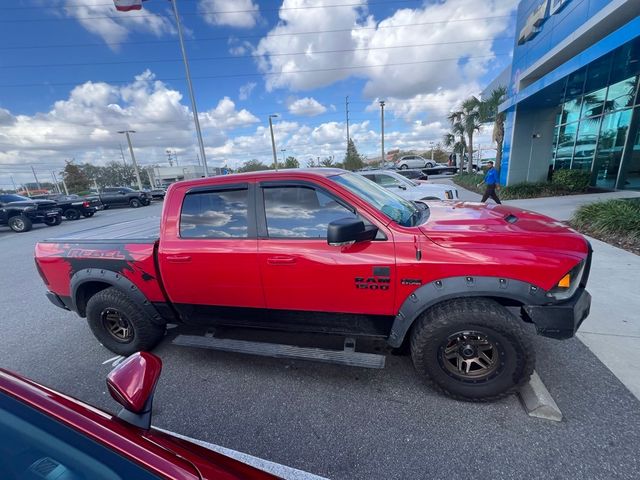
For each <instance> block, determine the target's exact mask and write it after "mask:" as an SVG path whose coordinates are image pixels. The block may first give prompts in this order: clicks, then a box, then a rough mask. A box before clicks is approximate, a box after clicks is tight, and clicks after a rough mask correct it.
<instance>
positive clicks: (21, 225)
mask: <svg viewBox="0 0 640 480" xmlns="http://www.w3.org/2000/svg"><path fill="white" fill-rule="evenodd" d="M8 225H9V228H10V229H11V230H13V231H14V232H16V233H24V232H28V231H29V230H31V229H32V228H33V222H32V221H31V219H30V218H27V217H25V216H24V215H17V216H15V217H11V218H10V219H9V222H8Z"/></svg>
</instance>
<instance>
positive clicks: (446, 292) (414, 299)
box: [387, 276, 551, 348]
mask: <svg viewBox="0 0 640 480" xmlns="http://www.w3.org/2000/svg"><path fill="white" fill-rule="evenodd" d="M546 295H547V292H546V291H545V290H544V289H542V288H540V287H538V286H537V285H533V284H531V283H527V282H522V281H520V280H513V279H509V278H503V277H475V276H473V277H472V276H468V277H449V278H443V279H441V280H434V281H432V282H429V283H427V284H425V285H422V286H421V287H420V288H418V289H416V290H415V291H414V292H413V293H412V294H411V295H409V297H407V299H406V300H405V301H404V303H403V304H402V306H401V307H400V311H399V312H398V314H397V315H396V317H395V320H394V321H393V325H392V326H391V332H390V334H389V338H388V339H387V343H388V344H389V346H390V347H393V348H399V347H400V346H401V345H402V343H403V342H404V339H405V336H406V335H407V332H408V331H409V329H410V328H411V326H412V325H413V322H415V321H416V319H417V318H418V317H419V316H420V315H421V314H422V313H423V312H424V311H426V310H427V309H428V308H429V307H431V306H433V305H435V304H436V303H440V302H442V301H444V300H450V299H453V298H461V297H494V298H496V297H498V298H504V299H508V300H514V301H516V302H519V303H521V304H523V305H542V304H545V303H550V301H551V300H550V299H549V298H548V297H547V296H546Z"/></svg>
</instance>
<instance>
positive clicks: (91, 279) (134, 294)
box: [71, 268, 167, 325]
mask: <svg viewBox="0 0 640 480" xmlns="http://www.w3.org/2000/svg"><path fill="white" fill-rule="evenodd" d="M111 287H114V288H117V289H118V290H120V291H121V292H122V293H124V294H125V295H127V296H129V297H130V298H131V299H132V300H133V301H135V302H136V303H137V304H138V305H140V306H141V307H142V309H143V310H144V311H145V312H146V313H147V315H149V318H150V319H151V321H152V322H153V323H155V324H157V325H165V324H166V323H167V322H166V320H165V319H164V318H163V317H162V316H161V315H160V313H159V312H158V310H157V309H156V308H155V307H154V306H153V304H152V303H151V302H150V301H149V300H148V299H147V297H146V296H145V295H144V294H143V293H142V292H141V291H140V289H138V287H136V285H135V284H134V283H133V282H132V281H131V280H129V279H128V278H126V277H124V276H123V275H121V274H120V273H116V272H113V271H111V270H104V269H97V268H87V269H84V270H80V271H78V272H76V273H75V274H74V275H73V276H72V277H71V301H72V303H73V309H74V310H75V311H76V312H77V313H78V315H80V316H81V317H86V315H87V302H89V299H91V297H93V296H94V295H95V294H96V293H98V292H100V291H102V290H105V289H107V288H111Z"/></svg>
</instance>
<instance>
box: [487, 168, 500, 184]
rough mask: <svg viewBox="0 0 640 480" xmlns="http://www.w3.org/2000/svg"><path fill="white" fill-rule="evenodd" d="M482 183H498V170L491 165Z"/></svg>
mask: <svg viewBox="0 0 640 480" xmlns="http://www.w3.org/2000/svg"><path fill="white" fill-rule="evenodd" d="M484 183H486V184H487V185H495V184H496V183H498V171H497V170H496V169H495V168H494V167H491V168H490V169H489V171H488V172H487V176H486V177H484Z"/></svg>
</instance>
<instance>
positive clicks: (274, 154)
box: [269, 113, 278, 172]
mask: <svg viewBox="0 0 640 480" xmlns="http://www.w3.org/2000/svg"><path fill="white" fill-rule="evenodd" d="M277 117H278V115H277V114H276V113H274V114H271V115H269V130H270V131H271V148H272V149H273V164H274V165H275V167H276V172H277V171H278V156H277V155H276V141H275V139H274V138H273V123H272V122H271V119H272V118H277Z"/></svg>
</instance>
